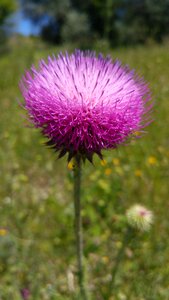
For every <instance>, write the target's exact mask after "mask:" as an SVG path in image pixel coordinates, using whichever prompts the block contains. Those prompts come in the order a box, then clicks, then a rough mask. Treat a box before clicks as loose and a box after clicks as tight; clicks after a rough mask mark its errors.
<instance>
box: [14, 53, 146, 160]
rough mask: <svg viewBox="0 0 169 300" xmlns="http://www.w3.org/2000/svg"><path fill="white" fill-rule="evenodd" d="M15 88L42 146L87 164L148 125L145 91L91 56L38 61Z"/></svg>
mask: <svg viewBox="0 0 169 300" xmlns="http://www.w3.org/2000/svg"><path fill="white" fill-rule="evenodd" d="M20 88H21V91H22V95H23V97H24V99H25V103H24V107H25V108H26V110H27V111H28V114H29V117H30V121H31V122H33V124H34V125H35V127H39V128H41V129H42V133H43V134H44V135H45V136H46V137H47V138H48V139H49V141H48V143H47V144H48V145H49V146H52V147H54V148H55V150H56V151H59V152H60V154H59V157H61V156H63V155H64V154H66V153H67V152H68V153H69V158H68V159H71V158H72V157H73V156H75V155H77V154H78V155H81V156H82V157H83V158H88V159H89V160H92V156H93V154H94V153H97V154H98V155H99V156H100V157H101V150H103V149H111V148H116V147H117V146H118V145H119V144H121V143H124V142H125V141H126V140H127V139H128V138H129V137H131V136H133V135H134V133H135V132H136V131H140V130H141V129H142V128H143V127H145V126H146V125H147V124H148V123H149V122H150V119H149V114H148V112H149V111H150V109H151V106H152V105H151V104H150V100H151V97H150V91H149V89H148V87H147V85H146V84H145V83H144V81H143V79H142V78H139V77H138V76H136V75H135V72H134V71H133V70H132V71H131V70H130V69H129V68H128V67H127V66H122V65H121V63H120V62H119V61H118V60H116V61H113V62H112V60H111V58H110V57H106V58H104V57H103V56H102V55H101V54H99V55H98V57H96V55H95V53H94V52H90V51H86V52H83V51H80V50H76V51H75V53H73V54H71V55H69V54H68V53H66V54H65V55H63V54H62V53H60V54H59V55H58V57H57V58H56V57H55V56H53V58H51V57H49V58H48V62H47V63H46V62H45V61H43V60H41V61H40V63H39V69H38V70H36V69H35V68H34V67H32V68H31V70H30V71H27V72H26V74H25V76H24V77H23V79H22V81H21V83H20Z"/></svg>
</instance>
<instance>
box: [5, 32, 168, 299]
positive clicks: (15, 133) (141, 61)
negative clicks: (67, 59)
mask: <svg viewBox="0 0 169 300" xmlns="http://www.w3.org/2000/svg"><path fill="white" fill-rule="evenodd" d="M85 46H86V45H85ZM74 47H75V46H74V43H70V42H69V43H68V44H60V45H59V44H54V43H53V44H48V43H46V42H44V41H42V40H41V39H40V38H39V37H21V36H19V35H16V36H13V37H11V38H10V39H9V40H8V42H7V43H6V44H4V46H3V45H1V49H2V51H1V52H0V74H1V75H0V111H1V117H0V140H1V147H0V300H21V299H30V300H55V299H56V300H68V299H72V300H73V299H74V300H75V299H76V300H78V299H79V298H78V296H77V293H76V288H77V282H76V276H75V275H76V258H75V240H74V228H73V222H74V208H73V200H72V193H73V190H72V186H73V184H72V182H73V174H72V165H71V163H69V164H67V161H66V159H65V158H62V159H60V160H57V156H56V154H55V153H54V152H53V151H51V150H49V149H47V147H45V146H44V143H45V142H46V140H45V138H43V137H42V136H41V134H40V131H38V130H36V129H34V128H29V126H27V120H26V114H25V111H24V109H23V108H22V107H21V105H20V103H22V97H21V94H20V91H19V87H18V84H19V81H20V79H21V76H22V75H23V74H24V72H25V70H26V69H28V68H30V66H31V65H32V64H35V65H36V66H37V65H38V61H39V59H41V58H44V59H47V57H48V55H52V54H55V55H57V54H58V53H59V51H65V50H68V51H69V52H71V51H73V50H74ZM92 47H93V49H94V50H95V51H96V52H97V53H99V52H102V53H104V54H105V55H107V54H110V55H111V57H112V58H113V59H115V58H118V59H120V60H121V61H122V62H123V64H128V65H129V66H130V68H133V69H136V71H137V73H139V74H140V75H141V76H144V78H145V80H146V81H147V82H148V83H149V85H150V88H151V91H152V98H153V101H154V110H153V119H154V121H153V122H152V124H151V125H150V126H148V127H147V128H146V134H145V135H144V136H143V137H141V138H140V139H139V138H138V139H137V140H135V141H131V142H130V143H129V144H128V145H123V146H120V147H119V148H118V149H117V150H112V151H107V152H104V153H103V154H104V161H100V160H99V159H98V158H97V157H95V159H94V165H92V164H90V163H88V162H86V163H85V165H84V167H83V183H82V184H83V186H82V206H83V210H82V214H83V228H84V251H85V253H84V254H85V262H86V270H87V278H86V282H87V286H88V290H89V291H90V294H91V298H90V299H91V300H168V299H169V255H168V254H169V218H168V215H169V213H168V212H169V202H168V200H169V199H168V198H169V197H168V195H169V192H168V191H169V185H168V178H169V168H168V166H169V149H168V135H169V119H168V106H169V105H168V100H169V67H168V66H169V42H168V41H167V39H166V40H165V41H164V43H163V44H162V43H158V44H157V43H155V42H153V41H149V42H148V43H146V44H145V45H130V46H128V47H125V46H124V45H123V46H118V47H116V48H114V49H112V48H110V46H109V44H108V43H106V42H104V41H103V42H101V41H100V42H97V43H95V45H94V46H93V45H92ZM135 203H139V204H142V205H145V206H146V207H147V208H148V209H150V210H152V211H153V213H154V222H153V225H152V228H151V230H150V231H149V232H144V233H141V232H136V233H135V235H133V237H132V239H131V240H130V243H129V244H128V245H127V247H126V249H125V252H124V255H123V259H122V262H121V265H120V266H119V270H118V273H117V274H116V278H115V282H114V289H113V293H112V294H108V293H107V290H108V286H109V282H110V279H111V274H112V269H113V266H114V264H115V260H116V257H117V255H118V251H119V249H120V247H121V245H122V240H123V236H124V233H125V226H124V223H123V216H124V215H125V212H126V210H127V209H128V208H129V207H130V206H131V205H132V204H135Z"/></svg>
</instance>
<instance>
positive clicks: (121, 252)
mask: <svg viewBox="0 0 169 300" xmlns="http://www.w3.org/2000/svg"><path fill="white" fill-rule="evenodd" d="M130 238H131V231H130V228H129V227H128V228H127V229H126V232H125V234H124V237H123V241H122V245H121V248H120V249H119V252H118V254H117V257H116V261H115V265H114V268H113V269H112V274H111V275H112V280H111V282H110V286H109V295H111V293H112V290H113V289H114V286H115V280H116V275H117V272H118V270H119V266H120V263H121V261H122V259H123V257H124V252H125V248H126V246H127V244H128V243H129V240H130Z"/></svg>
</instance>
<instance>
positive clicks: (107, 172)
mask: <svg viewBox="0 0 169 300" xmlns="http://www.w3.org/2000/svg"><path fill="white" fill-rule="evenodd" d="M104 173H105V175H107V176H109V175H110V174H111V173H112V169H110V168H107V169H106V170H105V172H104Z"/></svg>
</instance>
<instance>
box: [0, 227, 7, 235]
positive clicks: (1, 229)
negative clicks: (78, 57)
mask: <svg viewBox="0 0 169 300" xmlns="http://www.w3.org/2000/svg"><path fill="white" fill-rule="evenodd" d="M5 235H7V229H5V228H0V236H5Z"/></svg>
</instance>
